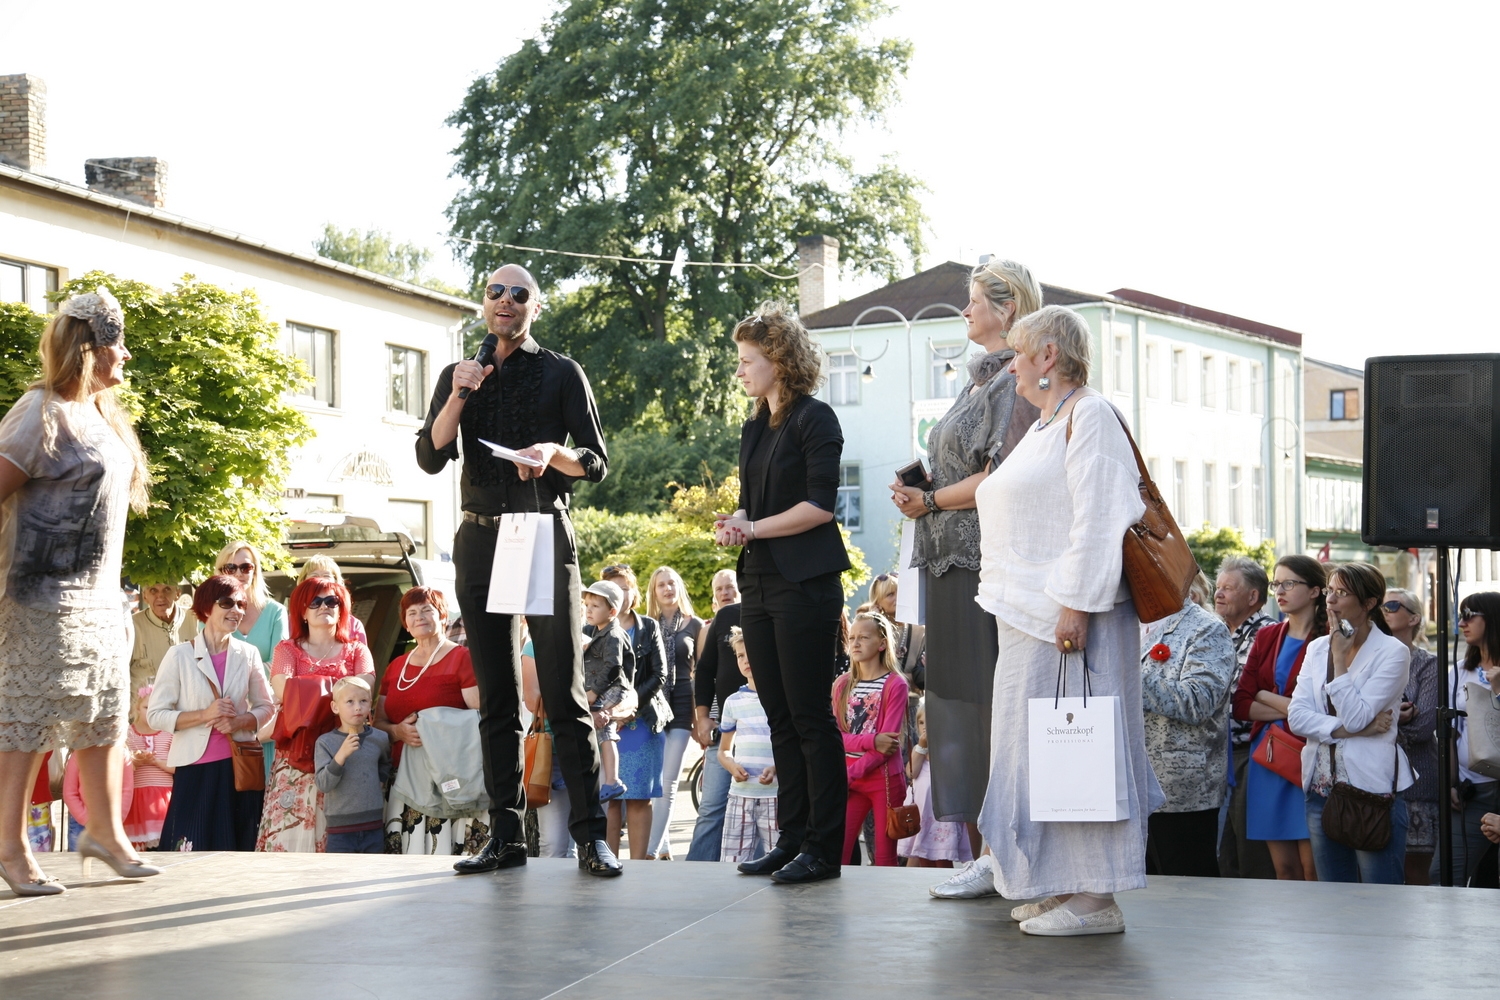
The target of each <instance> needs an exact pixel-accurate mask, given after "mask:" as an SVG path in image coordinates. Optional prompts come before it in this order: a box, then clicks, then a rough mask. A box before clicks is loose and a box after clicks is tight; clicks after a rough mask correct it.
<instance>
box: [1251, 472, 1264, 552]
mask: <svg viewBox="0 0 1500 1000" xmlns="http://www.w3.org/2000/svg"><path fill="white" fill-rule="evenodd" d="M1250 519H1251V523H1252V524H1253V525H1254V527H1255V531H1256V533H1257V534H1259V535H1264V534H1265V533H1266V470H1265V469H1262V468H1261V467H1260V466H1258V465H1257V466H1256V467H1255V468H1253V469H1251V470H1250Z"/></svg>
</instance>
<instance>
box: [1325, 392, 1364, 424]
mask: <svg viewBox="0 0 1500 1000" xmlns="http://www.w3.org/2000/svg"><path fill="white" fill-rule="evenodd" d="M1328 419H1329V420H1358V419H1359V390H1358V389H1335V390H1333V391H1332V392H1330V393H1329V394H1328Z"/></svg>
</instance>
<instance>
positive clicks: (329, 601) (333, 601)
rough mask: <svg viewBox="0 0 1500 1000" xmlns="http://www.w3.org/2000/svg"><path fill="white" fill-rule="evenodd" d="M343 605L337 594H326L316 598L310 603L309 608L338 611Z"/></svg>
mask: <svg viewBox="0 0 1500 1000" xmlns="http://www.w3.org/2000/svg"><path fill="white" fill-rule="evenodd" d="M343 603H344V602H343V601H342V600H340V599H339V595H337V594H324V595H323V596H322V597H314V598H313V599H312V600H310V601H308V602H307V606H308V607H309V608H333V609H334V610H335V611H337V610H338V609H339V608H340V607H341V606H342V605H343Z"/></svg>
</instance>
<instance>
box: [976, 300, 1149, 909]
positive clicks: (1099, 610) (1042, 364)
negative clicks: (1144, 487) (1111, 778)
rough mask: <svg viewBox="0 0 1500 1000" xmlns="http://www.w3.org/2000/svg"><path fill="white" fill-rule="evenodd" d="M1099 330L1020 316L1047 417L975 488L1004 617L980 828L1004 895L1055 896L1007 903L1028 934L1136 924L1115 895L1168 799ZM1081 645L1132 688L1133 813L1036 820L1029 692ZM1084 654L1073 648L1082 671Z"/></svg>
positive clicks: (1133, 885) (1140, 861)
mask: <svg viewBox="0 0 1500 1000" xmlns="http://www.w3.org/2000/svg"><path fill="white" fill-rule="evenodd" d="M1089 341H1090V335H1089V330H1088V326H1087V324H1086V323H1085V322H1084V320H1083V318H1082V317H1081V316H1079V315H1078V314H1077V313H1076V312H1073V311H1072V310H1071V309H1065V308H1063V307H1061V306H1047V307H1045V308H1043V309H1041V310H1039V311H1037V312H1035V313H1032V314H1031V315H1029V316H1027V317H1025V318H1024V319H1022V320H1021V321H1020V322H1018V323H1017V324H1016V326H1015V328H1014V329H1013V330H1012V331H1011V334H1010V345H1011V347H1012V348H1014V349H1015V351H1016V356H1015V358H1014V359H1013V360H1012V361H1011V370H1012V371H1014V372H1015V374H1016V388H1017V391H1018V392H1020V393H1021V394H1022V395H1023V396H1025V397H1026V398H1027V399H1029V400H1031V402H1033V403H1034V404H1036V405H1037V406H1038V407H1039V408H1040V409H1041V413H1042V416H1041V419H1040V420H1038V421H1036V422H1035V423H1034V424H1033V426H1032V428H1031V430H1030V431H1029V432H1028V433H1027V434H1026V436H1025V437H1024V438H1022V439H1021V442H1020V444H1018V445H1017V446H1016V448H1015V451H1013V452H1012V453H1011V455H1010V457H1009V458H1008V459H1006V461H1005V462H1004V463H1002V464H1001V465H1000V467H999V468H998V469H997V470H996V471H995V472H994V473H993V474H992V475H991V476H990V477H989V478H988V479H987V480H985V482H984V483H983V484H982V485H981V486H980V487H979V490H978V492H977V493H976V495H975V499H976V501H977V504H978V509H979V525H980V554H981V567H980V571H979V581H980V582H979V595H978V597H977V598H976V599H977V600H978V601H979V603H980V605H981V606H982V607H983V608H984V609H985V610H986V611H989V612H990V613H991V614H993V615H995V617H996V620H997V626H998V630H999V645H1000V657H999V661H998V663H997V664H996V669H995V696H994V716H993V720H992V724H991V729H990V734H991V744H992V751H993V752H992V754H991V758H990V759H991V761H992V765H991V771H990V780H989V787H988V789H987V792H986V797H985V802H984V809H983V811H982V812H981V813H980V817H979V829H980V832H981V833H982V834H983V835H984V839H985V841H986V842H987V843H988V844H989V846H990V849H991V851H992V852H993V854H994V858H995V868H996V878H995V881H996V886H997V888H999V890H1000V892H1001V894H1002V895H1004V896H1006V897H1009V898H1011V899H1027V898H1034V897H1047V898H1046V899H1044V900H1043V901H1042V902H1039V903H1031V904H1027V905H1025V906H1018V907H1016V908H1015V910H1013V911H1012V914H1011V915H1012V916H1013V917H1014V918H1015V919H1016V920H1018V921H1021V930H1023V931H1024V932H1026V933H1028V934H1040V935H1045V936H1065V935H1075V934H1111V933H1118V932H1120V931H1123V930H1124V929H1125V918H1124V916H1123V914H1121V912H1120V909H1119V907H1118V906H1116V905H1115V902H1114V895H1113V894H1114V893H1116V892H1120V891H1123V890H1126V889H1139V888H1143V887H1144V886H1145V885H1146V818H1147V816H1149V815H1150V814H1151V813H1152V812H1153V811H1154V810H1155V809H1156V808H1157V807H1159V806H1160V805H1161V804H1162V803H1163V801H1164V796H1163V795H1162V790H1161V786H1160V785H1159V784H1157V781H1156V776H1155V775H1154V774H1153V773H1152V770H1151V764H1150V761H1149V759H1148V758H1147V756H1146V738H1145V729H1144V720H1143V710H1142V705H1141V670H1140V665H1139V656H1140V621H1139V619H1138V618H1137V617H1136V613H1135V606H1134V605H1133V604H1132V603H1131V600H1130V591H1129V589H1128V587H1127V586H1126V584H1125V580H1124V573H1123V565H1122V556H1121V543H1122V541H1123V539H1124V536H1125V532H1126V530H1127V529H1128V528H1129V527H1130V525H1132V524H1134V523H1135V522H1136V521H1137V520H1139V519H1140V517H1141V515H1142V514H1143V513H1144V512H1145V505H1144V504H1143V503H1142V502H1141V498H1140V491H1139V488H1138V482H1139V472H1138V471H1137V469H1136V464H1135V458H1134V455H1133V453H1132V451H1131V447H1130V441H1129V439H1128V438H1127V437H1126V433H1125V430H1124V428H1123V426H1122V425H1121V423H1120V421H1119V419H1118V417H1117V415H1116V411H1115V410H1114V408H1113V407H1112V406H1110V405H1109V403H1108V402H1106V401H1105V399H1104V397H1102V396H1100V395H1099V394H1098V393H1096V392H1093V391H1092V390H1090V389H1088V388H1087V383H1088V375H1089V361H1090V357H1089V355H1090V348H1089ZM1084 649H1087V651H1088V666H1089V669H1090V677H1091V686H1092V689H1093V693H1094V694H1096V695H1101V696H1114V697H1118V698H1119V699H1120V701H1121V708H1122V709H1123V716H1124V727H1125V733H1124V742H1125V753H1126V757H1127V760H1126V765H1127V766H1126V785H1127V790H1128V794H1129V803H1130V818H1129V819H1125V820H1119V821H1117V822H1109V823H1102V822H1085V823H1037V822H1033V821H1032V820H1031V812H1030V770H1029V760H1028V749H1027V728H1028V727H1027V707H1028V700H1029V699H1031V698H1042V697H1047V698H1050V697H1052V695H1053V693H1054V691H1055V689H1056V681H1057V669H1058V659H1059V656H1060V654H1061V653H1062V652H1063V651H1068V652H1076V651H1082V650H1084ZM1082 660H1083V657H1081V656H1069V657H1068V669H1069V671H1070V672H1071V674H1072V677H1073V681H1074V683H1075V684H1076V683H1077V681H1078V674H1079V672H1080V671H1081V669H1082Z"/></svg>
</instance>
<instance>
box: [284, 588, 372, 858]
mask: <svg viewBox="0 0 1500 1000" xmlns="http://www.w3.org/2000/svg"><path fill="white" fill-rule="evenodd" d="M351 603H352V602H351V601H350V600H349V591H348V590H347V589H346V588H345V587H344V586H343V585H342V584H338V583H334V582H333V581H332V580H328V579H325V578H323V577H316V576H314V577H309V578H308V579H306V580H303V581H302V582H301V583H299V584H297V586H296V587H295V588H293V590H292V596H291V597H290V598H288V599H287V616H288V617H289V618H290V619H291V622H292V637H291V638H290V639H287V640H285V641H283V642H281V643H278V644H277V646H276V651H275V652H274V653H273V654H272V657H271V688H272V690H274V691H275V692H276V704H277V705H278V706H281V705H282V704H283V702H284V701H285V699H286V691H287V683H288V682H289V681H293V680H296V679H300V678H310V677H319V678H325V677H326V678H331V679H334V680H336V679H338V678H340V677H364V679H365V680H366V681H367V682H368V683H369V685H370V689H371V690H372V691H373V690H375V665H374V661H372V660H371V658H370V650H369V648H368V647H367V646H365V644H364V643H362V642H356V641H354V640H353V639H351V638H350V637H349V619H350V617H351V616H350V604H351ZM325 690H326V689H325ZM283 721H288V720H283ZM335 723H336V720H335V719H334V717H333V714H332V708H331V706H330V707H328V708H326V709H325V710H324V713H323V717H322V718H321V719H320V720H319V723H315V724H314V727H310V728H316V726H317V725H321V728H320V729H317V730H316V732H313V733H311V734H310V735H311V736H312V739H313V740H316V738H317V737H318V736H320V735H322V734H323V733H326V732H330V731H331V730H332V729H333V727H334V725H335ZM289 725H301V723H300V722H299V721H290V722H289ZM277 728H278V730H281V729H283V728H284V727H283V725H282V723H278V724H277ZM304 742H306V743H307V746H306V749H305V753H304V754H302V755H301V756H299V755H298V752H297V747H298V745H299V741H298V740H296V739H295V738H293V739H291V740H283V739H281V738H279V737H278V739H277V741H276V760H275V762H274V763H272V765H271V780H270V781H268V782H266V799H265V811H264V812H263V813H262V814H261V820H260V839H259V840H257V841H256V843H255V849H256V850H257V851H297V852H303V853H312V852H313V851H316V852H318V853H320V854H321V853H322V852H323V847H324V844H325V843H326V842H327V840H328V834H327V831H326V829H325V820H324V816H323V793H322V792H320V791H318V786H317V783H316V781H315V780H314V777H315V776H314V774H313V770H312V750H311V742H312V741H304Z"/></svg>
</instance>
